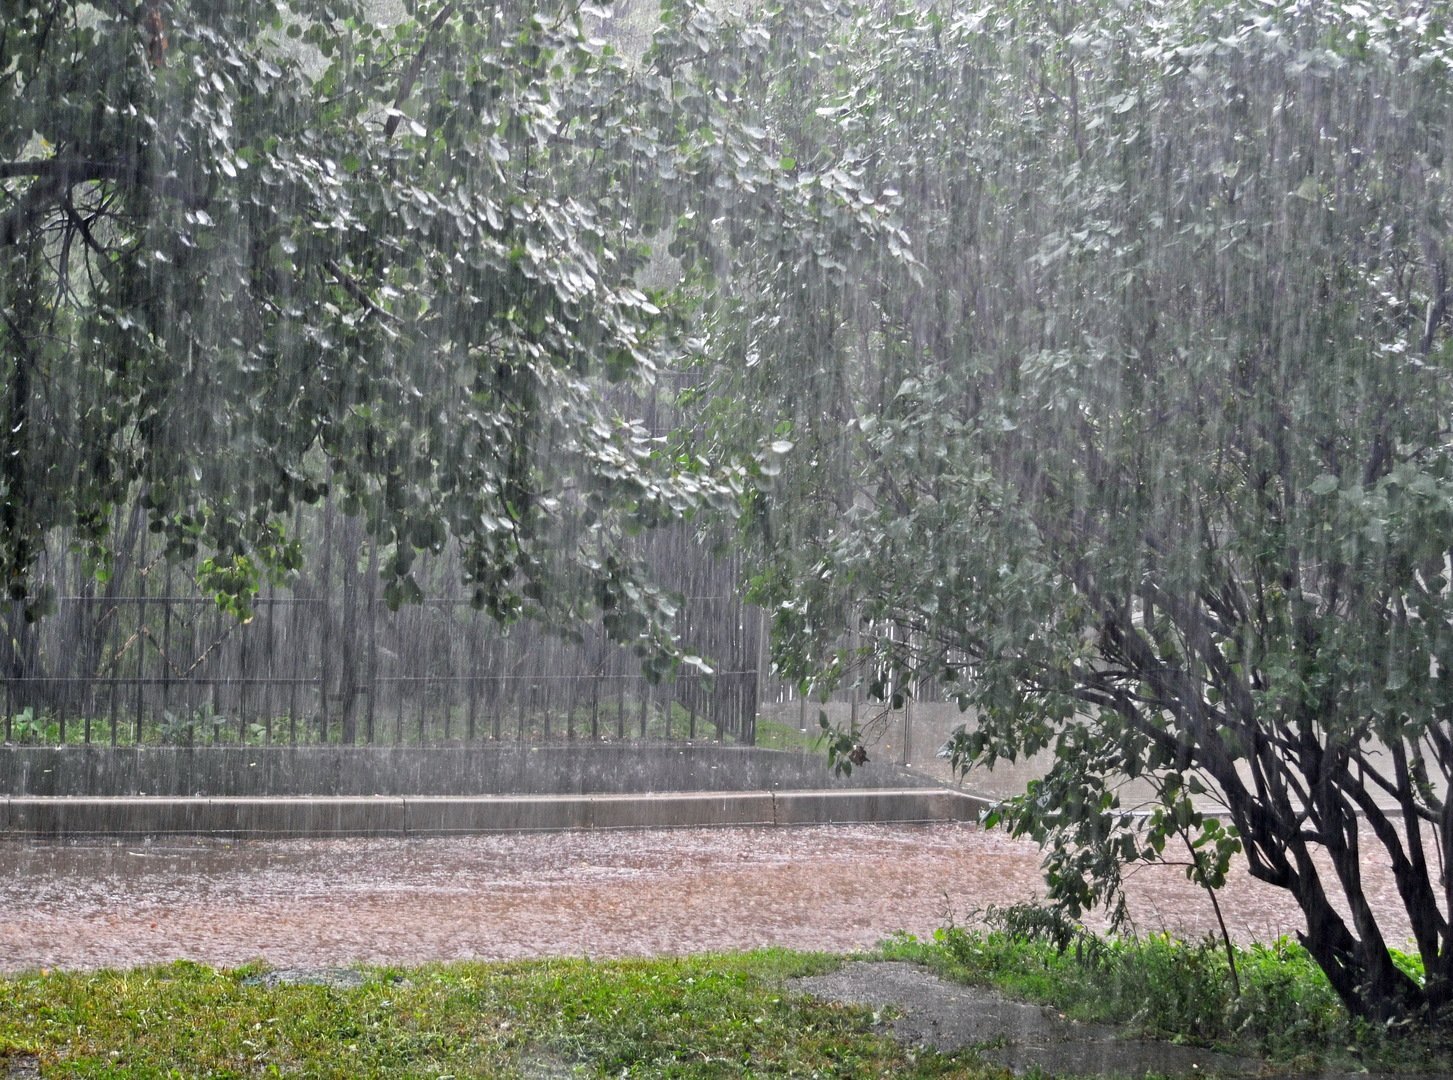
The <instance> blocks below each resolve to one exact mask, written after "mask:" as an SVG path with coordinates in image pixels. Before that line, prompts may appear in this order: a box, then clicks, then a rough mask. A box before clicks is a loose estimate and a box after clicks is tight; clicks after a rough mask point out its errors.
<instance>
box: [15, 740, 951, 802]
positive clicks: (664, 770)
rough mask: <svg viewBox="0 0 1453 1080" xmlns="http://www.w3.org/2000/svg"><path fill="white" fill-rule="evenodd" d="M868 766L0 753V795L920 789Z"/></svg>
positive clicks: (369, 754)
mask: <svg viewBox="0 0 1453 1080" xmlns="http://www.w3.org/2000/svg"><path fill="white" fill-rule="evenodd" d="M934 786H937V784H936V781H935V780H934V779H932V778H930V777H926V776H923V775H921V774H920V773H918V772H916V771H914V770H910V769H903V768H900V767H898V766H897V765H894V764H891V763H887V762H881V761H873V762H870V763H869V764H868V765H866V766H863V767H862V768H859V769H855V770H853V774H852V776H851V777H850V778H848V779H843V778H837V777H834V776H833V775H832V770H831V769H830V768H829V767H828V765H827V761H826V758H825V757H824V755H822V754H820V753H792V752H783V751H776V750H762V749H758V748H756V747H729V746H715V745H707V746H681V745H660V746H649V745H645V746H643V745H641V744H639V743H634V744H620V745H599V744H595V745H581V746H541V747H530V746H518V745H501V746H470V747H445V748H422V747H387V748H379V747H369V748H356V747H281V746H273V747H257V748H248V747H198V748H194V749H187V748H180V747H139V748H138V747H120V748H115V749H113V748H111V747H100V746H91V747H26V746H3V747H0V795H3V796H12V797H54V796H88V797H102V798H108V797H122V796H167V797H173V798H175V797H197V796H202V797H216V798H226V797H246V798H255V797H262V796H273V797H282V796H306V795H320V796H374V795H386V796H399V795H438V796H444V795H449V796H461V795H551V794H565V795H594V794H634V793H645V792H660V791H706V792H715V791H724V792H730V791H778V790H781V791H787V790H806V789H816V790H833V789H865V788H925V787H934Z"/></svg>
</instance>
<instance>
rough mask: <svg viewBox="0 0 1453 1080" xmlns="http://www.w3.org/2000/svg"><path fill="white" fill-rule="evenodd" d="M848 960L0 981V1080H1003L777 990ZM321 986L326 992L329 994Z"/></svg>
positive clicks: (188, 972) (845, 1011) (858, 1013)
mask: <svg viewBox="0 0 1453 1080" xmlns="http://www.w3.org/2000/svg"><path fill="white" fill-rule="evenodd" d="M839 962H840V961H839V958H837V957H831V956H823V955H815V954H802V953H788V952H781V951H771V950H769V951H762V952H754V953H749V954H740V955H738V954H730V955H718V956H703V957H692V958H684V959H652V960H617V961H589V960H549V961H534V962H527V963H508V964H478V963H453V964H441V965H429V966H425V967H420V968H410V969H398V968H365V969H359V972H358V975H361V978H359V977H356V976H355V977H349V978H339V977H338V975H339V972H337V971H336V970H333V971H330V972H325V973H323V975H322V976H319V975H318V974H317V973H306V972H301V973H300V972H288V973H271V974H272V977H267V976H268V975H269V972H268V970H267V969H266V968H262V967H255V968H243V969H239V970H235V971H217V970H214V969H212V968H208V967H204V966H202V965H198V964H193V963H186V962H181V963H174V964H170V965H167V966H164V967H156V968H146V969H138V970H133V971H100V972H34V973H28V974H24V975H19V976H12V977H8V978H4V979H0V1075H3V1074H4V1071H5V1069H6V1068H7V1067H8V1065H9V1064H11V1063H12V1062H18V1061H30V1060H35V1061H37V1062H38V1064H39V1067H40V1070H41V1073H42V1075H46V1076H82V1077H87V1076H106V1077H165V1076H220V1077H228V1076H234V1077H252V1076H309V1077H384V1076H389V1077H408V1076H446V1075H452V1076H458V1077H463V1076H522V1077H528V1076H614V1077H619V1076H671V1077H719V1076H751V1075H771V1076H803V1077H807V1076H865V1077H868V1076H894V1077H900V1076H901V1077H961V1078H966V1080H980V1078H989V1077H999V1076H1000V1075H1002V1073H1001V1071H1000V1070H996V1069H992V1068H988V1067H985V1066H982V1065H980V1064H978V1063H977V1062H976V1061H975V1059H974V1058H973V1057H972V1056H971V1055H961V1056H944V1055H937V1054H928V1053H924V1052H915V1051H913V1050H911V1049H907V1048H904V1047H902V1046H900V1045H898V1044H897V1043H895V1042H893V1041H892V1040H891V1039H889V1038H888V1037H886V1036H885V1035H884V1034H882V1033H881V1031H880V1030H879V1029H876V1028H875V1027H874V1017H873V1014H872V1012H871V1011H870V1010H866V1009H858V1008H847V1007H843V1006H837V1005H830V1004H827V1003H823V1002H819V1001H815V1000H812V999H809V998H805V997H802V996H801V995H795V994H791V993H788V992H786V991H784V990H783V985H784V982H785V980H786V979H788V978H791V977H794V976H800V975H809V974H815V973H820V972H823V971H826V970H830V969H831V968H833V967H834V966H836V965H837V964H838V963H839ZM323 976H327V977H323Z"/></svg>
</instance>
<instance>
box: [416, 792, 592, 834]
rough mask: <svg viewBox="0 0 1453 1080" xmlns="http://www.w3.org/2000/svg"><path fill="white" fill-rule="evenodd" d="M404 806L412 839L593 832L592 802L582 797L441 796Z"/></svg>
mask: <svg viewBox="0 0 1453 1080" xmlns="http://www.w3.org/2000/svg"><path fill="white" fill-rule="evenodd" d="M403 802H404V831H405V832H406V833H408V834H409V835H410V836H416V835H424V836H434V835H439V834H442V833H481V832H546V831H557V830H561V829H589V828H591V806H590V798H589V797H588V796H583V795H561V796H544V795H540V796H536V795H478V796H473V797H468V796H464V797H461V796H447V795H439V796H414V797H407V798H405V799H404V800H403Z"/></svg>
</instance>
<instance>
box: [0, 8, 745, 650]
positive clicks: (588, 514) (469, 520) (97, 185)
mask: <svg viewBox="0 0 1453 1080" xmlns="http://www.w3.org/2000/svg"><path fill="white" fill-rule="evenodd" d="M407 9H408V13H407V15H406V16H405V17H403V18H402V20H401V21H398V22H397V24H395V25H378V24H376V23H375V22H374V21H372V19H371V18H370V17H369V11H368V9H367V7H366V5H363V4H360V3H357V2H354V0H296V2H290V3H283V2H264V3H254V2H250V0H249V2H246V3H242V2H235V0H206V2H201V3H190V4H176V3H170V2H167V0H115V2H108V3H95V4H92V3H79V2H74V0H48V2H45V3H28V2H9V3H5V4H3V6H0V346H3V357H0V362H3V364H4V388H5V390H4V396H3V402H0V422H3V424H0V432H3V433H0V574H3V578H4V581H5V586H6V589H7V592H8V595H9V596H10V597H11V598H12V599H15V600H20V601H25V602H26V604H27V605H28V611H29V612H30V614H32V615H35V614H38V613H39V612H40V611H42V610H43V609H44V604H45V598H44V596H43V595H39V594H38V590H36V589H35V588H33V578H34V574H35V568H36V566H37V562H38V560H40V559H41V558H42V556H43V553H44V551H45V549H46V546H47V545H48V544H54V543H55V542H56V538H57V536H59V535H62V534H61V533H59V532H58V531H57V530H65V533H64V535H66V536H68V537H70V538H72V540H73V542H74V543H76V544H78V545H80V546H81V547H83V548H84V549H85V550H86V551H87V552H88V553H89V554H90V556H91V561H92V563H93V565H94V567H95V570H96V573H97V574H99V575H102V576H104V575H106V574H107V573H108V572H109V571H108V569H107V567H108V561H109V558H110V550H111V544H112V539H113V534H112V530H113V528H114V527H115V526H114V519H115V517H116V515H115V510H116V508H118V507H123V506H126V505H129V503H130V501H131V500H139V501H140V504H141V505H142V507H143V509H144V512H145V518H146V522H147V525H148V527H149V528H150V530H151V531H152V532H153V533H157V534H160V535H161V536H162V537H164V539H165V543H166V547H167V550H168V552H169V553H170V554H171V555H172V556H173V557H175V558H178V559H181V560H184V561H189V562H190V563H191V564H192V565H193V566H194V567H195V568H196V572H197V574H198V577H199V580H201V581H202V582H203V584H204V585H205V587H207V588H209V589H211V590H214V591H215V592H216V593H217V595H218V598H219V602H221V603H223V604H224V605H230V606H232V607H234V609H235V610H236V612H237V614H238V615H239V616H242V617H245V616H246V614H247V598H248V597H249V596H250V595H251V594H252V592H254V591H255V590H256V588H257V586H258V583H259V581H260V580H262V579H264V578H265V577H266V576H267V575H270V574H272V575H275V574H286V573H289V572H291V571H293V570H295V569H296V568H297V567H298V566H299V565H300V560H301V559H302V557H303V553H302V551H301V549H300V545H299V537H298V536H296V535H294V533H293V532H292V531H291V530H290V527H289V523H290V515H291V511H292V510H293V508H294V507H296V506H297V505H298V504H300V503H302V504H312V503H317V502H318V501H320V500H323V499H334V500H336V501H337V503H338V505H339V506H340V507H341V509H342V510H343V511H345V512H346V513H348V514H350V515H355V516H358V517H359V518H360V519H361V520H362V521H363V522H364V525H365V527H366V529H367V531H368V533H369V535H370V536H371V537H372V538H373V540H374V542H375V544H376V546H377V548H378V549H379V550H380V551H381V554H382V558H383V565H384V571H385V574H386V576H387V587H386V592H385V595H386V598H387V599H388V600H389V602H390V604H391V605H397V604H399V603H402V602H405V601H408V600H411V599H414V598H416V597H417V596H418V594H419V593H418V586H417V584H416V583H415V581H414V579H413V576H412V573H411V567H412V564H413V560H414V557H415V554H416V552H419V551H439V550H440V549H441V548H442V547H443V546H444V545H445V544H446V543H448V542H451V541H453V542H457V544H458V548H459V558H460V563H461V566H462V568H463V574H464V576H465V579H466V581H467V582H468V583H469V584H470V586H471V587H472V589H473V597H474V601H475V603H477V604H478V605H480V606H482V607H484V608H487V609H488V610H489V611H491V612H492V613H494V614H495V615H496V616H498V617H500V618H502V619H507V620H508V619H513V618H516V617H518V616H520V615H521V614H528V613H533V614H536V615H539V616H541V617H544V618H548V619H551V620H560V621H568V620H570V619H571V618H573V617H577V616H579V615H581V614H582V613H583V612H584V611H585V610H586V609H589V608H595V607H598V608H599V609H602V610H603V611H604V614H605V619H606V623H607V626H608V628H609V629H610V630H611V631H612V632H613V633H614V634H615V635H616V636H617V637H618V638H621V639H624V640H627V641H634V642H636V643H638V644H640V645H641V647H642V650H643V652H647V653H652V654H655V653H659V652H661V651H662V650H665V649H668V648H669V631H668V624H669V605H668V604H666V603H664V602H663V600H662V597H661V596H660V595H659V594H658V593H657V592H656V591H654V590H653V589H652V588H651V587H650V586H649V585H647V584H646V583H644V582H643V581H640V580H638V579H639V574H638V573H637V568H636V567H635V565H634V564H635V555H634V551H633V547H632V541H631V539H630V538H631V536H632V535H633V534H635V533H636V532H638V531H639V530H640V529H641V528H644V527H647V526H649V525H651V524H654V523H656V522H658V521H661V520H667V519H671V518H674V517H677V516H679V515H681V514H683V513H687V512H690V511H691V510H693V509H694V508H696V507H698V506H700V505H702V504H704V503H706V502H711V501H715V502H723V501H725V502H730V501H731V499H732V498H733V494H732V490H731V484H730V481H729V478H726V477H724V476H722V475H718V474H714V473H712V472H711V471H710V470H708V469H707V468H706V466H705V465H704V464H703V463H702V462H700V461H697V460H695V459H692V458H683V457H680V456H678V455H675V454H672V453H671V452H670V451H669V448H668V447H666V446H664V445H663V444H661V443H660V442H658V441H656V440H654V439H653V438H652V437H651V436H650V435H649V434H648V433H647V432H646V431H645V430H644V429H643V427H642V426H641V425H640V424H639V423H638V422H636V421H635V420H633V419H632V416H633V415H635V414H636V413H635V406H634V405H633V402H634V400H635V398H636V396H637V395H639V393H640V392H641V391H642V390H644V389H646V388H647V387H649V385H650V383H651V382H652V380H653V378H654V376H655V372H656V371H657V370H658V369H659V368H660V367H662V366H663V365H668V364H672V363H675V362H676V358H677V356H678V355H679V353H680V352H681V350H682V348H683V344H682V340H681V334H680V332H679V331H680V329H681V325H680V320H679V319H677V318H676V317H675V316H672V315H670V314H668V313H667V312H666V311H664V310H663V304H664V299H663V297H662V296H660V295H658V294H655V293H648V291H647V290H646V289H645V288H643V287H641V285H640V284H639V282H638V276H639V274H640V273H641V271H642V269H643V267H644V266H645V264H646V260H647V258H648V256H649V255H650V247H649V244H648V243H647V241H649V239H650V238H651V237H652V236H653V235H654V233H655V231H656V229H658V228H659V225H658V223H657V221H656V219H657V218H658V217H659V210H658V209H657V208H656V207H658V205H659V204H660V202H661V201H662V200H663V199H664V198H665V192H666V190H667V188H668V187H669V185H668V184H667V181H666V179H663V178H664V177H671V178H673V179H675V180H676V181H677V182H678V184H679V185H681V186H683V187H684V188H689V187H690V186H691V185H692V184H693V183H694V182H695V174H696V171H697V170H696V169H695V167H694V166H693V164H692V161H691V160H690V154H689V152H688V150H687V149H684V148H682V147H681V146H679V145H678V140H677V135H678V132H677V115H678V113H679V109H678V107H677V105H676V104H675V103H674V102H673V101H672V99H671V96H670V91H669V87H664V88H663V87H660V86H657V87H656V88H655V89H654V90H653V89H652V87H651V86H650V85H647V84H645V83H643V82H642V81H641V80H640V79H639V78H637V76H636V73H634V72H633V71H631V70H630V69H628V68H627V67H626V66H625V65H623V64H622V63H621V62H620V61H619V59H618V58H617V57H615V56H614V54H613V53H612V51H611V50H610V49H609V48H604V47H602V46H601V44H600V43H599V42H593V41H592V40H591V39H590V38H589V36H588V35H587V34H586V33H585V31H584V29H583V27H582V18H581V13H580V11H579V10H578V5H570V4H560V5H550V4H546V5H537V4H521V3H503V4H490V5H487V6H485V5H474V4H465V3H455V2H449V3H432V4H417V5H416V4H409V5H407ZM678 160H679V168H677V169H668V168H667V165H668V163H672V162H677V161H678ZM658 162H659V163H660V164H659V166H658ZM646 170H649V173H650V175H649V177H648V178H647V177H646V176H645V172H646ZM647 179H649V183H648V182H646V181H647ZM682 197H684V196H682Z"/></svg>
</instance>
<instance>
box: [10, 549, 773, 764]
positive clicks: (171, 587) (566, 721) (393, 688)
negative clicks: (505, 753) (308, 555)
mask: <svg viewBox="0 0 1453 1080" xmlns="http://www.w3.org/2000/svg"><path fill="white" fill-rule="evenodd" d="M159 576H160V578H161V580H158V581H151V580H150V576H149V575H141V576H139V578H138V581H139V582H140V583H141V585H142V586H143V587H145V586H147V585H151V586H153V587H155V588H156V592H155V593H154V594H152V595H145V594H141V595H124V596H123V595H73V596H67V597H62V598H60V599H59V600H58V601H57V603H56V609H55V611H54V612H53V613H52V614H50V615H49V616H47V617H46V618H45V619H43V620H41V621H40V622H39V623H37V624H33V625H26V624H24V623H23V622H22V621H21V620H20V618H19V614H18V612H14V611H12V612H8V613H6V616H7V621H8V625H7V627H6V629H7V631H8V638H9V640H8V642H7V643H6V646H7V647H6V648H5V649H3V650H0V661H3V662H4V675H3V684H0V709H3V720H0V735H3V737H4V739H5V740H6V741H7V742H35V743H51V744H55V743H70V742H81V743H102V744H110V745H129V744H144V743H167V744H179V745H199V744H211V743H232V744H239V743H240V744H257V745H266V744H278V743H282V744H295V743H343V744H391V745H399V744H420V745H447V744H451V743H462V742H471V741H480V740H499V739H508V740H517V741H522V742H552V741H557V740H569V739H582V738H588V739H626V738H637V739H641V738H646V739H667V740H674V739H704V738H710V739H715V740H720V741H730V742H737V743H743V744H751V743H752V742H753V741H754V737H755V723H754V721H755V715H756V705H757V682H758V674H757V659H756V658H757V652H758V649H757V638H756V635H757V630H758V625H757V619H756V617H755V615H754V614H751V613H749V611H748V609H746V608H745V607H744V605H742V604H741V602H740V601H739V600H737V599H736V598H735V597H732V596H730V595H722V594H718V595H715V596H698V597H689V596H688V597H687V598H686V605H685V608H684V611H683V615H684V626H683V631H684V633H685V634H686V635H687V640H688V641H689V642H690V643H691V645H692V648H693V649H695V650H696V651H698V652H700V653H701V654H703V655H707V656H711V657H713V658H714V660H715V662H716V667H717V670H716V671H715V673H714V674H712V675H710V676H705V675H699V674H685V673H683V674H678V675H676V676H675V677H668V678H666V679H664V680H662V681H660V682H658V683H654V684H653V683H651V682H648V681H647V680H646V679H645V678H644V677H643V676H642V673H641V669H640V663H639V660H638V659H637V658H636V657H634V656H633V655H632V654H631V653H630V652H629V651H628V650H625V649H622V648H621V647H619V646H617V645H615V644H613V643H611V642H609V641H607V640H606V639H605V637H604V635H603V634H602V633H601V632H600V631H599V629H598V628H590V627H587V628H586V629H585V630H584V631H583V633H581V634H580V635H579V636H578V638H577V639H576V640H573V641H566V640H563V639H561V638H559V637H555V636H552V635H550V634H549V633H547V632H546V631H543V630H541V629H539V628H536V627H534V626H530V625H526V626H516V627H514V628H513V629H512V630H511V631H510V632H509V633H506V632H504V631H503V630H502V629H501V628H500V626H499V625H498V624H497V623H495V622H494V621H493V620H491V619H490V618H489V617H487V616H485V615H483V614H481V613H479V612H477V611H475V610H473V609H472V608H471V607H470V606H469V605H468V604H467V603H466V602H464V601H463V600H458V599H452V598H438V599H433V600H427V601H425V602H423V603H421V604H417V605H413V606H410V607H405V608H403V609H402V610H400V611H398V612H389V611H388V610H387V608H386V607H385V606H384V605H383V604H382V603H381V601H380V600H379V599H378V597H377V596H376V595H375V593H376V590H374V589H370V588H369V587H368V586H367V584H366V583H364V584H361V585H360V584H358V583H355V585H354V586H353V587H350V588H343V589H337V590H329V589H321V590H316V592H317V593H318V595H308V590H301V589H300V590H299V591H297V592H293V593H289V592H285V591H282V590H273V591H272V592H269V593H267V594H264V595H262V596H260V597H258V598H257V600H256V602H255V604H254V605H253V616H252V618H251V619H250V620H249V621H247V622H246V623H242V622H239V621H238V620H237V619H236V618H235V617H233V616H231V615H229V614H227V613H225V612H223V611H221V610H219V609H218V607H217V606H216V604H215V603H214V602H213V601H212V600H211V599H209V598H207V597H204V596H196V595H188V594H187V593H186V592H185V591H184V590H182V589H178V587H177V585H178V580H177V579H179V578H180V577H181V575H179V574H178V575H172V574H171V573H169V572H163V573H162V574H160V575H159ZM5 654H8V655H5Z"/></svg>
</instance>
